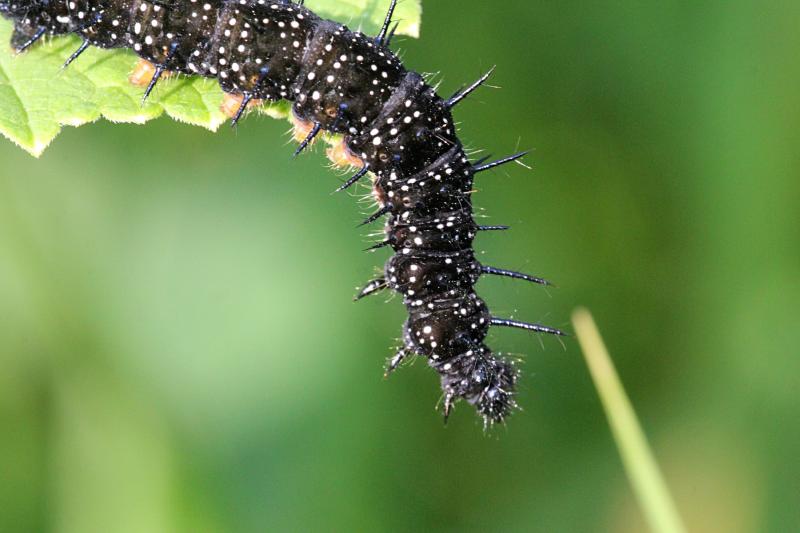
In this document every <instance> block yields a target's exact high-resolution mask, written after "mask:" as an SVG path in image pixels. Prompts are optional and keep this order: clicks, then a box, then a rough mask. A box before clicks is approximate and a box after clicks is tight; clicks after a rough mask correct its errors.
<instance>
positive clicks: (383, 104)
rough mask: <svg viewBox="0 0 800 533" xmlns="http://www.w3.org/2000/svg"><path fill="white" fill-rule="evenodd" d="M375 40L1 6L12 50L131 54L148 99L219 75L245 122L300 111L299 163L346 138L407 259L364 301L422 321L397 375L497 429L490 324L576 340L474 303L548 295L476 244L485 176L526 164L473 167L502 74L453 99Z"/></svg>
mask: <svg viewBox="0 0 800 533" xmlns="http://www.w3.org/2000/svg"><path fill="white" fill-rule="evenodd" d="M396 3H397V0H392V2H391V6H390V8H389V13H388V15H387V16H386V20H385V22H384V24H383V27H382V29H381V31H380V33H379V34H378V35H377V36H376V37H371V36H367V35H364V34H362V33H360V32H353V31H350V30H349V29H348V28H347V27H346V26H343V25H341V24H338V23H336V22H331V21H327V20H323V19H321V18H320V17H318V16H317V15H315V14H314V13H313V12H311V11H310V10H308V9H306V8H305V7H303V5H302V4H303V2H302V1H300V2H299V3H293V2H290V1H288V0H271V1H266V0H0V13H2V14H3V15H5V16H6V17H8V18H10V19H11V20H13V21H14V23H15V29H14V33H13V37H12V45H13V46H14V47H15V48H16V49H17V50H18V51H20V52H21V51H23V50H25V49H26V48H28V47H29V46H31V45H32V44H34V43H35V42H36V41H38V40H39V39H41V38H42V37H44V36H47V35H64V34H72V33H74V34H77V35H79V36H80V37H81V38H82V39H83V42H82V44H81V45H80V47H79V48H78V49H77V50H76V51H75V52H74V53H73V54H72V55H71V56H70V57H69V58H68V59H67V61H66V65H68V64H70V63H71V62H73V61H75V60H76V59H77V58H78V57H79V56H80V54H81V53H82V52H83V51H84V50H86V48H87V47H88V46H90V45H93V46H98V47H102V48H131V49H132V50H133V51H134V52H135V53H136V54H137V55H138V56H139V57H140V58H142V59H143V60H146V61H147V62H149V63H150V64H151V70H150V75H149V80H146V81H147V83H146V85H147V88H146V89H145V93H144V98H146V97H147V95H148V94H150V92H151V91H152V90H153V87H154V86H155V85H156V83H157V82H158V80H159V78H160V77H161V76H162V74H163V73H165V72H168V71H173V72H178V73H184V74H197V75H200V76H206V77H214V78H216V79H217V80H219V83H220V85H221V86H222V89H223V91H224V92H225V93H227V94H228V95H230V98H231V99H232V101H233V102H235V105H234V106H233V107H231V112H230V114H231V115H232V118H233V122H234V124H235V123H236V121H238V120H239V118H240V117H241V116H242V114H243V112H244V111H245V109H246V108H247V106H248V104H249V103H251V102H254V101H258V100H269V101H276V100H281V99H287V100H290V101H292V102H293V115H294V119H295V123H296V126H297V128H298V129H299V130H300V131H302V142H301V143H300V147H299V148H298V149H297V153H300V152H301V151H302V150H303V149H305V148H306V147H307V146H308V145H309V144H310V143H311V142H312V141H313V140H314V138H315V137H316V136H317V135H318V134H319V133H320V132H321V131H323V130H326V131H330V132H334V133H339V134H343V140H342V142H341V144H340V145H339V146H338V148H335V149H333V151H332V152H330V151H329V155H331V156H332V158H333V159H335V160H336V161H337V162H346V163H350V164H352V165H354V166H357V167H360V170H359V171H358V172H357V173H356V175H354V176H353V177H352V178H351V179H349V180H348V181H347V182H346V183H344V185H342V187H340V190H343V189H346V188H348V187H350V186H351V185H353V184H354V183H356V182H357V181H358V180H359V179H361V178H363V177H364V176H365V175H366V174H367V173H371V174H372V175H373V192H374V196H375V198H376V199H377V201H378V203H379V205H380V206H381V207H380V209H379V210H378V211H377V212H376V213H374V214H373V215H372V216H370V217H369V218H367V219H366V220H365V221H364V224H367V223H370V222H373V221H376V220H378V219H379V218H380V217H382V216H384V215H388V219H387V222H386V240H385V241H383V242H380V243H378V244H377V245H375V246H374V247H373V248H380V247H384V246H389V247H391V248H392V249H393V250H394V252H395V255H394V256H393V257H392V258H391V259H389V261H388V262H387V263H386V266H385V271H384V275H383V277H381V278H379V279H375V280H373V281H371V282H369V283H368V284H367V286H366V287H365V288H364V289H363V290H362V291H361V292H360V293H359V294H358V296H357V297H356V299H360V298H362V297H364V296H367V295H369V294H373V293H376V292H378V291H380V290H382V289H385V288H387V287H388V288H391V289H393V290H395V291H397V292H399V293H400V294H402V295H403V300H404V303H405V305H406V307H407V309H408V313H409V318H408V320H407V322H406V323H405V325H404V327H403V347H402V348H401V349H400V350H399V351H398V352H397V354H396V355H395V356H394V357H392V358H391V359H390V360H389V362H388V368H387V372H391V371H392V370H394V369H395V368H397V366H398V365H399V364H400V363H401V362H402V361H403V360H404V359H406V358H407V357H408V356H410V355H413V354H416V355H422V356H425V357H426V358H428V361H429V364H430V366H432V367H433V368H434V369H435V370H436V371H437V372H438V373H439V374H440V376H441V384H442V389H443V391H444V407H443V411H444V416H445V420H446V418H447V416H448V415H449V414H450V412H451V410H452V407H453V405H454V403H455V402H456V401H457V400H458V399H461V398H463V399H465V400H467V401H468V402H469V403H471V404H473V405H474V406H475V407H476V409H477V410H478V412H479V413H480V414H481V416H483V418H484V421H485V423H487V424H491V423H494V422H498V421H502V420H504V419H505V418H506V416H507V415H508V414H509V413H510V411H511V410H512V409H513V408H514V407H516V403H515V401H514V391H515V386H516V381H517V378H518V371H517V369H516V368H515V365H514V363H513V362H512V361H510V360H506V359H503V358H500V357H497V356H496V355H495V354H493V353H492V351H491V350H490V349H489V348H488V347H487V346H486V345H485V344H484V339H485V337H486V335H487V332H488V330H489V327H490V326H510V327H517V328H524V329H527V330H531V331H534V332H542V333H551V334H556V335H563V334H564V333H562V332H561V331H559V330H557V329H553V328H549V327H545V326H541V325H537V324H528V323H524V322H517V321H514V320H506V319H500V318H495V317H493V316H492V315H491V314H490V313H489V310H488V309H487V307H486V304H485V303H484V302H483V300H481V299H480V298H479V297H478V296H477V295H476V294H475V291H474V288H473V287H474V285H475V283H476V282H477V280H478V278H479V277H480V276H481V275H483V274H495V275H500V276H508V277H512V278H518V279H523V280H528V281H532V282H535V283H540V284H547V282H546V281H544V280H542V279H540V278H536V277H532V276H528V275H526V274H521V273H518V272H512V271H508V270H502V269H497V268H492V267H488V266H484V265H482V264H480V263H479V262H478V261H477V260H476V259H475V254H474V252H473V249H472V241H473V239H474V238H475V235H476V234H477V232H479V231H491V230H504V229H507V227H506V226H479V225H477V224H476V223H475V220H474V219H473V216H472V202H471V197H470V195H471V191H472V184H473V178H474V176H475V174H476V173H479V172H482V171H485V170H488V169H491V168H495V167H497V166H499V165H502V164H504V163H508V162H511V161H515V160H517V159H519V158H520V157H522V156H523V155H525V153H520V154H516V155H512V156H510V157H507V158H505V159H501V160H499V161H494V162H489V163H487V162H486V161H485V160H483V161H480V162H476V163H473V162H470V160H469V159H468V157H467V155H466V153H465V151H464V148H463V147H462V144H461V142H459V140H458V137H457V136H456V129H455V125H454V122H453V117H452V115H451V109H452V108H453V107H454V106H455V105H456V104H458V103H459V102H460V101H461V100H463V99H464V98H465V97H467V95H469V94H470V93H471V92H472V91H474V90H475V89H476V88H478V87H479V86H480V85H481V84H483V83H484V82H485V81H486V79H487V78H488V76H489V74H491V72H489V73H487V74H486V75H485V76H483V77H482V78H481V79H479V80H478V81H476V82H475V83H474V84H472V85H470V86H469V87H466V88H464V89H462V90H460V91H458V92H457V93H456V94H455V95H453V96H452V97H451V98H449V99H443V98H440V97H439V96H438V95H437V94H436V92H435V90H434V89H433V88H432V87H430V86H429V85H428V84H426V82H425V80H424V79H423V77H422V76H420V75H419V74H417V73H416V72H413V71H409V70H406V69H405V67H403V65H402V63H401V62H400V60H399V59H398V58H397V57H396V56H395V55H394V54H393V53H392V51H391V50H390V48H389V45H390V42H391V39H392V35H393V34H394V29H396V27H397V26H396V25H395V26H394V28H392V14H393V12H394V8H395V5H396Z"/></svg>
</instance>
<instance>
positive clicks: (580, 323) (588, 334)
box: [572, 308, 686, 533]
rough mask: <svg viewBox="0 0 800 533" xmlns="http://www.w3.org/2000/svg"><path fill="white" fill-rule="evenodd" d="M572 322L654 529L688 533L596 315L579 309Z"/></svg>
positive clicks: (636, 492) (640, 498)
mask: <svg viewBox="0 0 800 533" xmlns="http://www.w3.org/2000/svg"><path fill="white" fill-rule="evenodd" d="M572 322H573V324H574V326H575V332H576V334H577V337H578V342H579V343H580V345H581V349H582V350H583V354H584V357H585V358H586V363H587V365H588V366H589V372H590V373H591V375H592V379H593V380H594V383H595V387H597V392H598V394H599V395H600V400H601V401H602V403H603V408H604V409H605V412H606V416H607V417H608V422H609V425H610V426H611V432H612V433H613V435H614V440H615V441H616V443H617V448H618V449H619V453H620V455H621V456H622V462H623V464H624V466H625V470H626V472H627V474H628V479H629V480H630V482H631V485H632V486H633V491H634V493H635V494H636V498H637V499H638V501H639V505H640V506H641V508H642V511H643V512H644V515H645V518H646V519H647V522H648V523H649V525H650V529H651V530H652V531H656V532H659V533H684V532H685V531H686V527H685V526H684V525H683V522H682V521H681V518H680V515H679V514H678V511H677V509H676V507H675V504H674V502H673V500H672V496H671V495H670V493H669V489H668V488H667V485H666V483H665V482H664V478H663V476H662V475H661V471H660V470H659V468H658V464H657V463H656V461H655V459H654V457H653V453H652V450H651V449H650V446H649V444H648V443H647V438H646V437H645V435H644V432H643V431H642V428H641V426H640V425H639V421H638V420H637V418H636V413H635V412H634V410H633V406H631V403H630V400H629V399H628V396H627V394H626V393H625V389H624V387H623V386H622V383H621V382H620V379H619V376H618V375H617V371H616V369H615V368H614V363H613V362H612V361H611V357H610V356H609V354H608V350H607V349H606V347H605V345H604V344H603V339H602V337H601V336H600V332H599V331H598V330H597V326H596V325H595V323H594V320H593V319H592V315H591V314H590V313H589V311H587V310H586V309H581V308H579V309H576V310H575V312H574V313H573V314H572Z"/></svg>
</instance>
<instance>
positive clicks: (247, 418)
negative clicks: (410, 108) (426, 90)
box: [0, 0, 800, 532]
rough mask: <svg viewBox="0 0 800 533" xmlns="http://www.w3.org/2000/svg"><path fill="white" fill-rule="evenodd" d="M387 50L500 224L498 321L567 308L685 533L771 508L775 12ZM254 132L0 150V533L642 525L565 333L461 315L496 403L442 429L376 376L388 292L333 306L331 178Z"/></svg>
mask: <svg viewBox="0 0 800 533" xmlns="http://www.w3.org/2000/svg"><path fill="white" fill-rule="evenodd" d="M424 9H425V11H424V15H423V25H422V29H423V35H422V39H421V40H420V41H415V40H413V39H404V40H401V41H400V43H399V45H400V47H401V48H402V50H403V51H404V57H405V59H406V60H407V63H408V64H409V65H410V66H412V67H414V68H416V69H417V70H420V71H424V72H434V71H440V72H441V79H443V84H442V91H443V92H446V93H449V92H450V91H452V90H454V89H455V88H457V87H458V86H459V85H460V84H461V83H462V82H463V81H466V80H471V79H474V78H475V77H476V76H477V75H478V74H480V73H481V72H482V71H483V69H485V68H486V67H488V66H490V65H493V64H497V66H498V70H497V73H496V75H495V77H494V83H495V84H496V85H498V86H501V87H502V90H492V89H485V90H481V91H480V92H479V93H478V95H477V97H475V98H472V99H471V101H469V102H468V103H466V104H464V105H462V106H461V107H460V108H459V109H458V113H457V117H458V119H459V120H460V121H461V122H462V134H463V138H464V139H465V140H467V142H468V144H469V145H470V146H472V147H475V148H485V149H487V150H489V151H490V152H491V153H494V154H497V155H502V154H505V153H508V152H510V151H513V150H514V149H516V148H517V147H524V148H526V147H533V148H534V152H533V155H532V157H530V159H529V161H530V162H531V164H532V166H533V172H529V171H526V170H525V169H522V168H520V167H517V166H511V167H509V168H506V169H505V170H504V171H500V172H495V173H493V174H490V175H482V176H481V177H480V179H479V182H478V184H477V186H478V188H479V189H480V193H479V194H478V195H476V197H475V200H476V203H477V205H478V206H479V208H480V209H481V210H485V211H483V212H484V214H486V215H487V218H486V219H485V220H486V221H487V222H488V223H497V224H511V225H512V226H513V230H512V231H511V232H506V233H505V234H491V235H482V236H480V237H479V239H478V241H477V242H476V246H477V248H478V250H479V252H481V254H482V255H481V256H480V257H481V258H485V261H486V262H487V263H488V264H492V265H496V266H502V267H508V268H516V269H521V270H524V271H530V272H532V273H535V274H539V275H543V276H546V277H548V278H551V279H553V280H554V281H555V282H556V283H557V284H558V285H559V287H560V288H558V289H555V290H552V291H549V292H550V293H549V294H548V292H546V291H544V290H542V289H541V288H538V287H534V286H528V285H526V284H523V283H521V282H514V281H510V280H500V279H486V280H483V281H481V282H480V287H479V288H480V292H481V294H482V295H483V296H484V297H485V298H486V300H487V301H488V302H489V303H490V305H491V307H492V309H493V310H495V312H496V313H497V314H499V315H501V316H504V315H512V314H513V316H515V317H518V318H523V319H530V320H534V321H542V322H545V323H548V324H551V325H555V326H566V327H569V324H568V322H569V316H570V312H571V310H572V309H573V308H574V307H576V306H577V305H586V306H588V307H589V308H590V309H591V310H592V311H593V313H594V314H595V317H596V319H597V321H598V323H599V326H600V328H601V330H602V332H603V333H604V336H605V338H606V341H607V343H608V345H609V348H610V350H611V353H612V355H613V357H614V358H615V361H616V363H617V365H618V367H619V371H620V374H621V377H622V379H623V381H624V382H625V384H626V385H627V387H628V390H629V394H630V396H631V399H632V401H633V402H634V404H635V406H636V407H637V409H638V412H639V414H640V416H641V418H642V422H643V425H644V427H645V430H646V432H647V433H648V435H649V436H650V437H651V440H652V442H653V445H654V448H655V452H656V454H657V456H658V458H659V460H660V461H661V463H662V466H663V468H664V471H665V475H666V477H667V480H668V482H669V484H670V485H671V488H672V489H673V491H674V493H675V496H676V499H677V502H678V505H679V506H680V508H681V510H682V512H683V514H684V516H685V518H686V521H687V523H688V525H689V526H690V529H692V530H694V531H724V532H746V531H791V530H795V531H796V530H797V527H798V524H800V465H799V464H798V462H799V461H800V460H799V459H798V451H799V446H800V411H799V410H798V399H797V398H798V390H800V378H798V376H799V375H800V358H799V357H798V355H800V354H798V346H800V320H798V301H800V227H799V224H798V217H797V214H798V205H800V180H798V169H799V167H800V158H798V141H800V129H799V128H798V126H800V91H798V87H799V86H800V61H798V50H800V31H799V30H800V4H798V3H797V2H796V1H775V2H769V3H762V2H755V1H745V0H741V1H734V2H724V1H712V0H703V1H700V2H697V1H694V2H688V1H683V2H675V1H673V2H669V1H667V2H647V3H643V2H632V1H625V2H597V3H594V2H578V1H564V0H559V1H553V0H536V1H523V0H506V1H504V2H502V3H501V4H496V3H491V2H486V1H483V0H481V1H479V0H461V1H460V2H454V1H443V0H436V1H427V2H425V3H424ZM286 129H287V124H286V123H284V122H279V121H275V120H271V119H267V118H265V117H255V116H251V117H250V118H249V119H248V120H246V121H244V122H243V123H242V124H241V126H240V127H239V128H238V130H237V131H231V130H230V129H229V128H223V130H222V131H220V132H219V133H217V134H211V133H208V132H205V131H203V130H201V129H199V128H191V127H188V126H185V125H181V124H177V123H173V122H170V121H168V120H166V119H164V120H159V121H157V122H155V123H152V124H150V125H148V126H145V127H137V126H117V125H112V124H108V123H97V124H94V125H91V126H87V127H83V128H80V129H71V128H70V129H67V130H66V131H65V132H64V134H62V135H61V136H60V137H59V138H58V139H57V140H56V141H55V142H54V144H53V146H52V147H51V148H50V149H49V150H48V151H47V152H46V153H45V155H44V156H43V157H42V158H41V159H40V160H34V159H33V158H31V157H30V156H28V155H27V154H25V153H23V152H22V151H21V150H19V149H17V148H15V147H14V146H12V145H11V143H9V142H6V141H3V142H0V160H1V161H2V168H0V365H1V366H2V371H0V479H1V481H0V509H2V511H0V530H2V531H65V532H94V531H98V532H117V531H120V532H144V531H153V532H158V531H199V532H203V531H209V532H211V531H215V532H216V531H267V530H279V531H311V530H321V531H351V530H369V531H381V530H387V531H406V530H442V531H448V530H451V531H471V530H489V531H543V532H544V531H548V532H551V531H566V532H571V531H575V532H583V531H615V532H617V531H619V532H629V531H631V532H632V531H642V530H643V529H644V527H645V525H644V521H643V519H642V516H641V514H640V512H639V510H638V508H637V506H636V503H635V500H634V498H633V496H632V493H631V491H630V489H629V486H628V484H627V481H626V478H625V475H624V472H623V470H622V467H621V463H620V461H619V458H618V455H617V451H616V449H615V447H614V444H613V442H612V439H611V436H610V433H609V430H608V428H607V424H606V421H605V419H604V415H603V412H602V410H601V407H600V404H599V401H598V399H597V396H596V393H595V390H594V389H593V386H592V383H591V381H590V379H589V376H588V373H587V371H586V368H585V365H584V363H583V361H582V358H581V355H580V353H579V351H578V349H577V343H575V342H574V340H568V341H567V342H566V349H563V348H562V347H561V346H560V345H559V344H558V342H556V341H555V340H553V339H551V338H543V339H541V343H540V341H539V339H537V338H536V337H532V336H529V335H526V334H524V333H521V332H515V331H494V332H493V333H492V335H491V339H490V341H491V345H492V346H494V347H495V348H496V349H499V350H502V351H504V352H507V353H511V354H520V355H521V356H522V357H523V358H524V360H525V363H524V376H523V379H522V382H521V389H522V390H521V393H520V403H521V404H522V406H523V407H524V411H523V412H522V413H519V414H517V415H516V416H514V417H513V418H512V419H511V420H510V421H509V424H508V427H507V428H499V429H498V430H495V431H493V432H491V433H490V434H489V435H488V436H487V435H484V433H483V432H482V430H481V426H480V424H479V423H478V422H477V419H476V417H475V416H474V414H473V412H472V410H471V409H470V408H468V407H466V406H460V407H459V409H457V411H456V413H455V415H454V416H453V417H452V419H451V422H450V424H449V425H448V426H447V427H443V426H442V423H441V420H440V417H439V415H438V414H437V413H436V412H435V411H434V405H435V404H436V402H437V400H438V398H439V392H438V384H437V377H436V376H435V375H434V373H433V372H431V371H430V370H429V369H428V368H427V366H426V365H425V364H424V362H422V361H418V362H417V363H416V364H414V365H411V366H409V367H407V368H404V369H402V370H401V371H400V372H398V373H397V374H395V375H394V376H393V377H392V378H391V379H389V380H388V381H384V380H383V379H382V365H383V362H384V358H385V357H387V356H388V355H390V354H391V349H392V348H393V347H394V346H395V345H396V342H397V338H398V335H399V332H400V324H401V323H402V320H403V310H402V306H401V305H400V303H399V301H397V300H396V299H395V300H393V301H391V302H389V303H388V304H387V303H385V301H383V299H382V298H381V297H378V298H375V299H373V300H370V301H366V302H362V303H359V304H358V305H356V304H354V303H352V301H351V297H352V295H353V293H354V289H355V287H356V286H357V285H359V284H361V283H363V282H364V281H366V280H367V279H369V278H370V276H371V275H372V274H373V273H374V272H375V270H376V269H377V268H378V267H379V266H380V265H381V264H382V263H383V261H384V260H385V253H384V252H380V253H376V254H364V253H362V252H361V251H360V250H361V249H362V248H364V247H365V246H366V245H367V244H368V243H369V242H371V241H370V240H369V239H367V238H366V237H365V232H364V231H362V230H359V229H355V225H356V223H357V222H358V221H359V220H360V219H361V218H362V215H363V214H364V213H365V209H366V205H365V204H363V203H359V199H360V197H361V194H362V193H364V192H365V191H364V190H361V191H359V194H358V195H353V196H352V197H348V196H347V195H339V196H331V195H330V194H329V193H330V191H331V190H333V189H334V188H335V187H336V185H337V184H338V183H339V181H338V180H337V179H336V177H335V174H334V173H332V172H330V171H329V170H328V169H326V168H325V166H326V165H325V163H326V161H325V159H324V157H323V155H322V154H321V152H320V151H319V150H318V151H317V153H316V154H315V155H307V156H304V157H302V158H299V159H298V160H296V161H292V160H291V157H290V153H291V150H292V148H291V147H290V146H287V141H288V137H287V136H286V135H284V133H285V131H286Z"/></svg>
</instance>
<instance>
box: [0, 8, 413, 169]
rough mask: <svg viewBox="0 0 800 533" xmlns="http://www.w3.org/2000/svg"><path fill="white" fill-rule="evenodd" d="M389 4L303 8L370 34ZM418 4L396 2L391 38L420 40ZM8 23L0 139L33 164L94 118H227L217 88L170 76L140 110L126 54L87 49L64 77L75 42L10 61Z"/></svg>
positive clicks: (1, 40)
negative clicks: (62, 135)
mask: <svg viewBox="0 0 800 533" xmlns="http://www.w3.org/2000/svg"><path fill="white" fill-rule="evenodd" d="M389 1H390V0H309V1H307V2H306V6H307V7H308V8H309V9H311V10H313V11H314V12H316V13H317V14H318V15H320V16H322V17H326V18H330V19H333V20H339V21H342V22H344V23H346V24H348V25H349V26H350V27H352V28H354V29H358V28H360V29H361V30H363V31H365V32H369V33H376V32H377V30H378V29H379V28H380V26H381V24H382V23H383V19H384V17H385V16H386V9H387V8H388V5H389ZM421 15H422V6H421V0H403V1H402V2H399V4H398V6H397V9H396V11H395V17H394V19H395V20H397V21H398V22H399V23H400V25H399V27H398V30H397V33H399V34H404V35H409V36H412V37H418V36H419V27H420V17H421ZM11 31H12V23H11V22H10V21H8V20H5V19H0V133H2V134H3V135H5V136H6V137H8V138H9V139H10V140H12V141H13V142H15V143H16V144H18V145H19V146H20V147H22V148H23V149H24V150H26V151H28V152H29V153H31V154H32V155H34V156H37V157H38V156H39V155H41V153H42V152H43V151H44V149H45V148H46V147H47V145H48V144H49V143H50V141H52V140H53V139H54V138H55V137H56V135H58V133H59V132H60V131H61V127H62V126H65V125H69V126H80V125H83V124H86V123H88V122H94V121H96V120H98V119H100V118H101V117H105V118H106V119H108V120H110V121H112V122H128V123H136V124H144V123H145V122H147V121H148V120H151V119H154V118H156V117H159V116H161V115H162V114H165V113H166V114H167V115H168V116H170V117H172V118H174V119H175V120H179V121H181V122H186V123H188V124H194V125H197V126H202V127H204V128H207V129H209V130H212V131H216V129H217V128H219V126H220V125H221V124H223V123H224V122H226V121H227V120H228V118H227V117H226V116H225V115H224V114H223V113H222V112H221V111H220V104H221V103H222V96H223V95H222V91H221V90H220V88H219V85H218V83H217V82H216V80H213V79H204V78H200V77H197V76H193V77H187V76H174V77H170V78H167V79H164V80H163V81H160V82H159V84H158V85H157V86H156V89H155V91H154V92H153V94H152V95H151V96H150V98H149V99H148V100H147V103H145V104H144V105H142V103H141V98H142V93H143V90H142V89H141V88H140V87H136V86H134V85H132V84H131V83H130V82H129V81H128V76H129V74H130V73H131V71H132V70H133V68H134V66H135V65H136V63H137V61H138V59H137V57H136V56H135V55H134V54H133V53H132V52H130V51H128V50H100V49H97V48H92V49H90V50H87V51H86V52H84V54H83V55H81V57H80V58H79V59H78V60H77V61H75V62H74V63H73V64H72V65H70V66H69V67H68V68H67V69H62V68H61V66H62V64H63V63H64V60H65V59H66V58H67V57H68V56H69V54H70V53H71V52H72V51H74V50H75V49H76V48H77V47H78V45H79V43H80V40H79V39H78V38H77V37H74V36H71V37H59V38H54V39H49V40H45V41H44V42H42V43H38V44H36V45H34V46H33V47H32V48H31V49H30V50H28V51H26V52H25V53H23V54H20V55H15V54H14V52H13V51H12V50H11V47H10V45H9V44H8V43H9V42H10V39H11ZM288 109H289V108H288V106H287V105H285V104H271V105H265V106H262V108H261V111H262V112H264V113H266V114H268V115H270V116H273V117H284V118H285V117H286V116H287V115H288Z"/></svg>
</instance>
